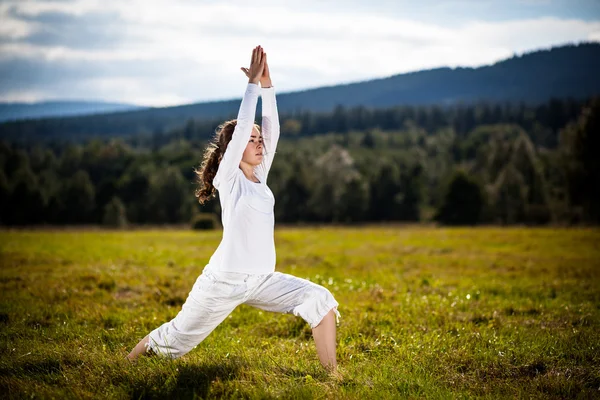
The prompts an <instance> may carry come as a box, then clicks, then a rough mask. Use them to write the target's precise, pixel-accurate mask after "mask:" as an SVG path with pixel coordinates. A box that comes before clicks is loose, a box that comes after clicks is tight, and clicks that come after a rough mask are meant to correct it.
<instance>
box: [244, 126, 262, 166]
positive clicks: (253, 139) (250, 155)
mask: <svg viewBox="0 0 600 400" xmlns="http://www.w3.org/2000/svg"><path fill="white" fill-rule="evenodd" d="M263 149H264V145H263V138H262V135H261V134H260V132H259V131H258V129H257V128H256V126H255V127H254V129H253V130H252V136H250V140H248V144H247V145H246V150H244V155H243V156H242V161H244V162H246V163H248V164H250V165H258V164H260V163H261V162H262V160H263V157H264V155H263Z"/></svg>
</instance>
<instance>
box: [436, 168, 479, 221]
mask: <svg viewBox="0 0 600 400" xmlns="http://www.w3.org/2000/svg"><path fill="white" fill-rule="evenodd" d="M482 209H483V195H482V193H481V188H480V187H479V185H478V184H477V182H475V181H474V180H472V179H469V177H468V176H467V175H466V174H465V172H463V171H457V172H455V174H454V176H453V177H452V180H451V181H450V184H449V185H448V189H447V191H446V195H445V196H444V204H443V205H442V207H441V208H440V210H439V211H438V213H437V214H436V216H435V219H436V220H437V221H439V222H441V223H442V224H446V225H474V224H477V223H478V222H479V221H480V215H481V210H482Z"/></svg>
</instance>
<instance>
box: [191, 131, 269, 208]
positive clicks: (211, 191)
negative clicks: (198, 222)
mask: <svg viewBox="0 0 600 400" xmlns="http://www.w3.org/2000/svg"><path fill="white" fill-rule="evenodd" d="M236 125H237V120H236V119H231V120H229V121H225V122H223V123H222V124H221V125H219V126H218V127H217V129H216V130H215V135H214V137H213V138H212V139H211V141H210V142H209V143H208V146H207V147H206V150H204V156H203V157H202V164H201V165H200V170H197V169H196V168H194V172H196V181H197V183H198V189H196V191H195V194H196V197H197V198H198V202H199V203H200V204H204V203H205V202H206V201H207V200H210V199H211V198H213V197H215V192H216V190H215V187H214V186H213V179H214V178H215V175H216V174H217V170H218V169H219V164H220V163H221V159H222V158H223V154H225V150H226V149H227V145H228V144H229V142H230V141H231V137H232V136H233V131H234V129H235V126H236ZM254 126H255V127H256V128H257V129H258V130H259V132H260V127H259V126H258V125H257V124H254Z"/></svg>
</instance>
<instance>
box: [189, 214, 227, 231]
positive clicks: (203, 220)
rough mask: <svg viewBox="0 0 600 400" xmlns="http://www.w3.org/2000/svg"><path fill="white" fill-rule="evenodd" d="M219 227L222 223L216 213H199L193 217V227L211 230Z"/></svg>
mask: <svg viewBox="0 0 600 400" xmlns="http://www.w3.org/2000/svg"><path fill="white" fill-rule="evenodd" d="M218 228H220V224H219V220H218V218H217V216H216V215H215V214H212V213H199V214H196V215H194V216H193V217H192V229H195V230H211V229H218Z"/></svg>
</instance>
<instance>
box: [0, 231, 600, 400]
mask: <svg viewBox="0 0 600 400" xmlns="http://www.w3.org/2000/svg"><path fill="white" fill-rule="evenodd" d="M220 239H221V232H220V231H212V232H194V231H189V230H168V229H163V230H160V229H156V230H137V231H136V230H131V231H105V230H85V229H80V230H78V229H67V230H2V231H0V291H1V293H2V294H1V296H0V327H1V330H0V338H1V340H0V344H1V351H0V392H1V393H3V397H6V398H15V399H21V398H57V399H58V398H60V399H62V398H73V399H75V398H76V399H81V398H111V399H112V398H114V399H127V398H133V399H139V398H157V399H158V398H180V399H186V398H189V399H191V398H281V399H318V398H348V399H367V398H377V399H384V398H427V399H437V398H439V399H447V398H451V399H462V398H484V399H486V398H488V399H497V398H544V399H553V398H557V399H558V398H561V399H562V398H586V399H587V398H600V245H599V244H600V230H598V229H592V228H497V227H478V228H451V229H450V228H434V227H423V226H364V227H353V228H349V227H298V228H293V227H285V228H278V229H276V234H275V240H276V247H277V262H278V265H277V270H279V271H281V272H286V273H290V274H293V275H296V276H299V277H302V278H307V279H310V280H311V281H313V282H317V283H319V284H322V285H324V286H325V287H327V288H329V289H330V290H331V292H332V293H333V294H334V296H335V297H336V299H337V300H338V302H339V303H340V307H339V311H340V313H341V318H340V323H339V326H338V348H337V356H338V362H339V365H340V369H341V370H342V372H343V376H344V378H343V380H337V379H334V378H332V377H330V376H329V375H328V374H327V373H325V372H324V370H322V367H321V366H320V364H319V362H318V359H317V355H316V352H315V347H314V343H313V341H312V336H311V331H310V327H309V326H308V324H306V323H305V322H304V321H303V320H302V319H300V318H298V317H295V316H293V315H284V314H275V313H268V312H261V311H260V310H257V309H254V308H251V307H249V306H246V305H242V306H240V307H238V308H237V309H236V310H235V311H234V312H233V313H232V314H231V315H230V316H229V317H228V318H227V319H226V320H225V322H223V323H222V324H221V325H220V326H219V327H218V328H217V329H216V330H215V331H214V332H213V333H212V334H211V335H210V336H209V337H208V338H207V339H206V340H205V341H203V342H202V343H200V344H199V345H198V346H197V347H196V348H195V349H194V350H192V351H191V352H190V353H188V354H187V355H185V356H184V357H182V358H179V359H176V360H168V359H160V358H156V357H144V358H140V359H139V361H138V362H137V363H136V364H130V363H129V361H127V360H126V359H125V356H126V355H127V354H128V353H129V351H130V350H131V349H132V348H133V346H135V344H136V343H137V342H138V341H139V340H140V339H142V338H143V337H144V336H145V335H146V334H147V333H148V332H150V331H151V330H152V329H154V328H155V327H157V326H159V325H160V324H162V323H163V322H166V321H168V320H170V319H171V318H173V317H174V316H175V315H176V314H177V313H178V311H179V309H180V308H181V305H182V304H183V302H184V301H185V299H186V297H187V294H188V292H189V291H190V290H191V287H192V285H193V283H194V281H195V280H196V278H197V276H198V275H199V274H200V273H201V272H202V269H203V268H204V266H205V264H206V263H207V262H208V259H209V258H210V256H211V254H212V252H213V251H214V250H215V249H216V247H217V245H218V243H219V241H220Z"/></svg>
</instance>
